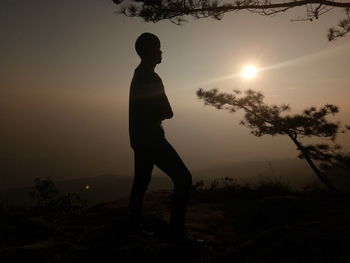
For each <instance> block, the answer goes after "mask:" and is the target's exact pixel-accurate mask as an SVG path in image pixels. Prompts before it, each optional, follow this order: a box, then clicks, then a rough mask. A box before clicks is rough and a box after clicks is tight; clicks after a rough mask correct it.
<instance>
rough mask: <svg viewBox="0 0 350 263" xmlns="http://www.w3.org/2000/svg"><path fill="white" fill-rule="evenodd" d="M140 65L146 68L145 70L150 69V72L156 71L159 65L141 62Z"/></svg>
mask: <svg viewBox="0 0 350 263" xmlns="http://www.w3.org/2000/svg"><path fill="white" fill-rule="evenodd" d="M140 65H141V66H143V67H145V68H149V69H150V70H152V71H154V69H155V67H156V65H157V64H155V63H151V62H148V61H144V60H141V63H140Z"/></svg>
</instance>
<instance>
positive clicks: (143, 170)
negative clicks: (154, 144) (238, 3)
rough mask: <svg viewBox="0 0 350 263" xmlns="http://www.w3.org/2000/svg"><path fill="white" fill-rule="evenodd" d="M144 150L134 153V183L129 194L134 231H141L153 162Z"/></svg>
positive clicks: (149, 154)
mask: <svg viewBox="0 0 350 263" xmlns="http://www.w3.org/2000/svg"><path fill="white" fill-rule="evenodd" d="M150 156H151V153H150V152H148V151H146V150H135V151H134V164H135V168H134V173H135V174H134V182H133V185H132V189H131V194H130V203H129V209H130V222H131V227H132V228H133V230H134V231H139V230H141V222H142V208H143V198H144V196H145V193H146V190H147V187H148V185H149V183H150V181H151V177H152V170H153V165H154V163H153V161H152V158H151V157H150Z"/></svg>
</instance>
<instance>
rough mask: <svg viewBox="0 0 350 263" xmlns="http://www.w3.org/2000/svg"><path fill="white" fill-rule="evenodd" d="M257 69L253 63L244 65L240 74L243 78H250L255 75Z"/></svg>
mask: <svg viewBox="0 0 350 263" xmlns="http://www.w3.org/2000/svg"><path fill="white" fill-rule="evenodd" d="M256 73H257V69H256V67H255V66H253V65H249V66H245V67H244V68H243V70H242V76H243V77H244V78H245V79H252V78H254V77H255V76H256Z"/></svg>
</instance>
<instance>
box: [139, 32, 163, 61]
mask: <svg viewBox="0 0 350 263" xmlns="http://www.w3.org/2000/svg"><path fill="white" fill-rule="evenodd" d="M135 49H136V52H137V54H138V55H139V56H140V58H141V60H142V61H145V62H148V63H152V64H154V65H156V64H159V63H160V62H162V51H161V50H160V40H159V38H158V37H157V36H156V35H154V34H151V33H143V34H141V35H140V36H139V37H138V38H137V40H136V43H135Z"/></svg>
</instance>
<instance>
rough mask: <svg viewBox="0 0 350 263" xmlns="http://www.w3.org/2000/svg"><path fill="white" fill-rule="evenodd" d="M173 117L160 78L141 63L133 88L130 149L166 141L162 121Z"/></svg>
mask: <svg viewBox="0 0 350 263" xmlns="http://www.w3.org/2000/svg"><path fill="white" fill-rule="evenodd" d="M172 116H173V111H172V109H171V106H170V103H169V100H168V98H167V96H166V94H165V91H164V86H163V82H162V80H161V78H160V77H159V76H158V74H157V73H155V72H154V69H153V68H152V67H149V66H147V65H143V64H142V63H141V64H140V65H139V66H138V67H137V68H136V69H135V71H134V76H133V79H132V82H131V86H130V97H129V134H130V143H131V147H132V148H135V147H137V146H145V145H152V144H154V143H157V141H159V140H161V139H162V138H164V130H163V127H162V121H163V120H164V119H170V118H171V117H172Z"/></svg>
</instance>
